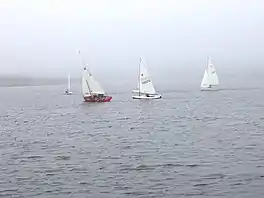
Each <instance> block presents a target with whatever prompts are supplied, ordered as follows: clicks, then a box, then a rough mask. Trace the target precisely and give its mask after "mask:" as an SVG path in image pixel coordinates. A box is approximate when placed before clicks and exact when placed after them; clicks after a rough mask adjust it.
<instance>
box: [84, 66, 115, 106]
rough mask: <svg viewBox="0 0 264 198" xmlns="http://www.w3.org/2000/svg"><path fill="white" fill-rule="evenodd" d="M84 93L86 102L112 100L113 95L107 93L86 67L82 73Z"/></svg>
mask: <svg viewBox="0 0 264 198" xmlns="http://www.w3.org/2000/svg"><path fill="white" fill-rule="evenodd" d="M82 94H83V98H84V101H85V102H110V101H111V100H112V96H108V95H107V94H106V93H105V91H104V89H103V88H102V86H101V85H100V83H99V82H98V81H97V80H96V79H95V78H94V77H93V75H92V73H91V72H90V71H88V69H87V68H86V67H84V69H83V73H82Z"/></svg>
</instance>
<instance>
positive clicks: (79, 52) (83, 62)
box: [78, 50, 93, 97]
mask: <svg viewBox="0 0 264 198" xmlns="http://www.w3.org/2000/svg"><path fill="white" fill-rule="evenodd" d="M78 54H79V56H80V57H81V61H82V64H83V66H84V68H83V69H84V70H85V71H87V68H86V65H85V61H84V59H83V58H82V56H81V51H80V50H78ZM88 75H90V71H88ZM84 80H85V82H86V84H87V87H88V90H89V93H90V95H91V97H93V95H92V91H91V88H90V86H89V83H88V82H87V80H86V79H84Z"/></svg>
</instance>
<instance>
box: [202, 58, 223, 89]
mask: <svg viewBox="0 0 264 198" xmlns="http://www.w3.org/2000/svg"><path fill="white" fill-rule="evenodd" d="M218 85H219V80H218V76H217V73H216V70H215V67H214V65H213V64H212V61H211V57H207V66H206V69H205V71H204V75H203V79H202V83H201V86H200V87H201V90H202V91H209V90H216V89H217V87H218Z"/></svg>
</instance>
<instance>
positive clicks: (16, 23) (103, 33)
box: [0, 0, 264, 76]
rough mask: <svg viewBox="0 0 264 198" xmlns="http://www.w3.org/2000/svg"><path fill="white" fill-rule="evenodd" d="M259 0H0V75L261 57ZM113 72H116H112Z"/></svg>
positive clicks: (240, 62)
mask: <svg viewBox="0 0 264 198" xmlns="http://www.w3.org/2000/svg"><path fill="white" fill-rule="evenodd" d="M263 10H264V1H262V0H90V1H89V0H17V1H15V0H1V3H0V69H1V70H0V74H5V73H20V74H38V75H40V74H41V75H55V76H56V75H59V76H62V75H65V73H67V71H70V72H71V73H73V75H77V74H78V72H79V70H80V69H81V65H80V60H79V57H78V56H77V54H76V49H80V50H81V52H82V54H83V57H84V58H85V60H86V61H87V62H88V63H89V65H90V66H91V67H92V69H93V70H94V71H95V72H97V73H98V71H100V73H101V72H102V71H106V72H105V73H107V74H109V72H112V73H117V74H118V75H120V74H121V73H122V75H123V74H125V73H124V72H125V70H127V71H135V70H136V69H137V67H138V62H139V57H140V56H143V58H145V60H146V62H147V63H148V64H149V67H151V68H152V71H153V70H156V71H157V70H161V69H166V68H168V69H169V68H170V69H171V68H184V67H193V68H196V67H197V68H199V69H200V68H204V66H205V65H204V64H205V60H206V56H207V55H211V56H212V57H213V60H215V62H216V63H217V65H218V67H219V65H221V66H223V67H224V66H234V67H243V66H244V67H250V66H255V65H260V66H261V65H262V66H263V64H264V61H263V49H264V41H263V38H264V11H263ZM118 72H119V73H118Z"/></svg>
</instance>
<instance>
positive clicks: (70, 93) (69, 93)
mask: <svg viewBox="0 0 264 198" xmlns="http://www.w3.org/2000/svg"><path fill="white" fill-rule="evenodd" d="M64 95H72V92H68V93H64Z"/></svg>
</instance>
